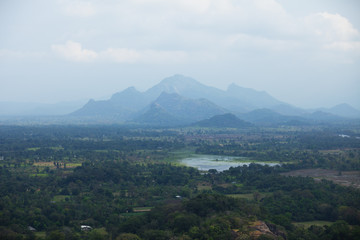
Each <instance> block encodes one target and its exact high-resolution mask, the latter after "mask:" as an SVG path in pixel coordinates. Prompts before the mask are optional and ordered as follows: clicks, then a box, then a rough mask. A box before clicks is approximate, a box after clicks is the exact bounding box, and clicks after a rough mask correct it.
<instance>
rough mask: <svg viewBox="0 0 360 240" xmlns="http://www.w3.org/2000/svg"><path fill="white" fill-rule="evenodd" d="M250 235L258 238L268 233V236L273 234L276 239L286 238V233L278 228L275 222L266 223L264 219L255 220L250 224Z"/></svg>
mask: <svg viewBox="0 0 360 240" xmlns="http://www.w3.org/2000/svg"><path fill="white" fill-rule="evenodd" d="M249 228H250V235H251V237H253V238H255V239H257V238H259V237H260V236H262V235H267V236H272V237H274V238H276V239H279V237H280V239H286V235H285V234H284V233H283V232H281V231H278V230H277V229H276V226H275V225H273V224H266V223H265V222H263V221H256V222H253V223H252V224H251V225H250V226H249Z"/></svg>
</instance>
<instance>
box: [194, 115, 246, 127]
mask: <svg viewBox="0 0 360 240" xmlns="http://www.w3.org/2000/svg"><path fill="white" fill-rule="evenodd" d="M193 125H194V126H199V127H215V128H244V127H250V126H252V124H251V123H249V122H245V121H244V120H241V119H239V118H238V117H236V116H235V115H234V114H231V113H226V114H222V115H215V116H213V117H211V118H210V119H205V120H202V121H199V122H196V123H194V124H193Z"/></svg>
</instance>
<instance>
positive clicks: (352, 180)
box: [282, 169, 360, 189]
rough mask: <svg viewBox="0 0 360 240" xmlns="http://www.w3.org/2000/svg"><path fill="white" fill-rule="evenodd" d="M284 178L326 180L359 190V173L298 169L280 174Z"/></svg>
mask: <svg viewBox="0 0 360 240" xmlns="http://www.w3.org/2000/svg"><path fill="white" fill-rule="evenodd" d="M282 175H284V176H301V177H312V178H314V179H315V180H318V181H321V179H326V180H329V181H333V182H334V183H336V184H339V185H342V186H351V187H355V188H359V189H360V171H335V170H328V169H300V170H295V171H291V172H286V173H282Z"/></svg>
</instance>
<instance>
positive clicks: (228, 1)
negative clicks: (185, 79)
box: [0, 0, 360, 109]
mask: <svg viewBox="0 0 360 240" xmlns="http://www.w3.org/2000/svg"><path fill="white" fill-rule="evenodd" d="M174 74H183V75H185V76H190V77H192V78H194V79H196V80H198V81H199V82H201V83H203V84H206V85H210V86H214V87H217V88H220V89H227V87H228V85H230V84H231V83H235V84H237V85H239V86H242V87H247V88H253V89H256V90H260V91H266V92H268V93H269V94H270V95H272V96H273V97H275V98H277V99H278V100H281V101H284V102H287V103H290V104H292V105H295V106H298V107H303V108H318V107H332V106H335V105H337V104H340V103H348V104H350V105H352V106H354V107H356V108H357V109H360V1H358V0H317V1H313V0H171V1H169V0H121V1H115V0H89V1H85V0H31V1H30V0H1V1H0V102H39V103H56V102H64V101H65V102H67V101H78V100H87V99H90V98H92V99H106V98H109V97H110V96H111V95H112V94H113V93H115V92H119V91H122V90H124V89H126V88H127V87H130V86H135V87H136V88H137V89H138V90H140V91H145V90H147V89H148V88H150V87H152V86H154V85H155V84H157V83H159V82H160V81H161V80H162V79H164V78H166V77H169V76H172V75H174Z"/></svg>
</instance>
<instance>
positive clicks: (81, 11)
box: [59, 0, 97, 17]
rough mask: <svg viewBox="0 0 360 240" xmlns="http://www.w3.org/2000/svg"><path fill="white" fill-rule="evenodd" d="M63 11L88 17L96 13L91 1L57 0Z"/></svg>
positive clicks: (67, 13)
mask: <svg viewBox="0 0 360 240" xmlns="http://www.w3.org/2000/svg"><path fill="white" fill-rule="evenodd" d="M59 3H60V5H61V6H62V9H63V12H64V13H65V14H66V15H69V16H77V17H90V16H94V15H95V14H96V13H97V7H96V6H95V4H94V3H93V2H91V1H84V0H59Z"/></svg>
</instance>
